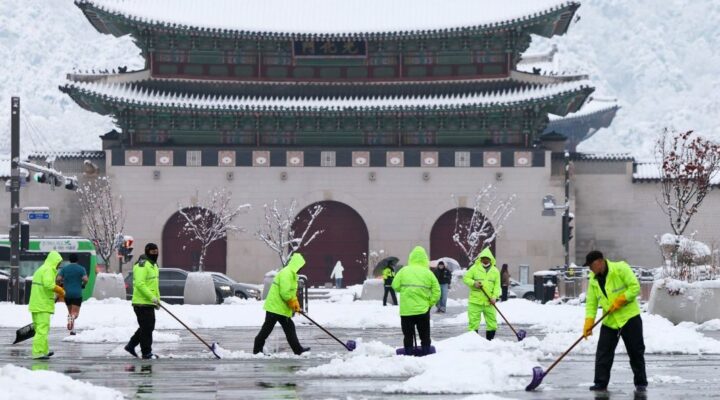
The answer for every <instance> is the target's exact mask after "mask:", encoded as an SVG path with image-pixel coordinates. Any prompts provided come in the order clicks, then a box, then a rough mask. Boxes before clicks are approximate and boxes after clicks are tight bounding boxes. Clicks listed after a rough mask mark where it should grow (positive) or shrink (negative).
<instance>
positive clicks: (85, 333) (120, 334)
mask: <svg viewBox="0 0 720 400" xmlns="http://www.w3.org/2000/svg"><path fill="white" fill-rule="evenodd" d="M136 329H137V327H136V326H122V327H114V328H96V329H85V330H81V331H77V335H74V336H67V337H66V338H64V339H63V342H75V343H123V344H124V343H127V341H128V338H129V337H130V336H132V335H133V333H135V330H136ZM153 341H154V342H179V341H180V336H178V335H177V334H175V333H170V332H162V331H155V332H153Z"/></svg>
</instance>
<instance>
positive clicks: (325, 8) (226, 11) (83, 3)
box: [75, 0, 580, 39]
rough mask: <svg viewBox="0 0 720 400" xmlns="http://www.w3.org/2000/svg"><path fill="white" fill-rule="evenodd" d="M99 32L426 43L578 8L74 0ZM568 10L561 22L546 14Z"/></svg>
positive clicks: (516, 0) (573, 4)
mask: <svg viewBox="0 0 720 400" xmlns="http://www.w3.org/2000/svg"><path fill="white" fill-rule="evenodd" d="M75 3H76V4H77V5H78V7H80V8H81V9H82V10H83V11H84V12H85V14H86V16H87V17H88V19H89V20H90V21H91V23H92V24H93V25H94V26H95V28H96V29H98V30H99V31H100V32H103V33H112V34H115V35H118V36H119V35H121V34H125V33H127V32H121V31H119V30H118V28H117V27H115V26H111V25H113V23H112V22H109V21H108V20H107V19H108V17H117V18H120V19H124V20H127V21H131V22H133V23H135V24H140V25H145V26H150V27H158V28H162V27H165V28H170V29H176V30H193V31H199V32H200V33H201V34H202V33H204V34H218V33H220V34H237V35H257V36H263V37H267V36H273V35H275V36H277V38H281V37H292V38H295V39H297V38H302V37H308V36H313V37H318V36H319V37H349V36H352V37H364V38H365V37H371V36H378V35H380V36H395V37H415V36H433V35H434V34H436V33H443V34H446V35H447V34H449V35H455V34H467V33H468V32H472V31H485V30H499V29H507V28H509V27H517V26H521V27H532V26H534V25H547V24H550V25H553V26H551V27H550V28H549V29H537V30H536V32H533V33H537V34H542V35H545V36H552V35H554V34H562V33H564V32H565V31H566V29H567V26H568V24H569V22H570V19H571V17H572V14H573V13H574V12H575V10H576V9H577V8H578V7H579V6H580V3H579V2H577V1H567V0H512V1H504V0H345V1H338V0H302V1H300V0H262V1H259V0H75ZM564 11H568V12H569V14H567V15H564V17H563V20H562V23H557V22H558V21H556V18H549V17H550V16H552V15H555V16H557V14H558V13H561V12H564Z"/></svg>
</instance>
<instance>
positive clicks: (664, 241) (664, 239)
mask: <svg viewBox="0 0 720 400" xmlns="http://www.w3.org/2000/svg"><path fill="white" fill-rule="evenodd" d="M676 244H677V245H679V252H680V253H684V254H689V255H692V257H693V258H702V257H710V256H711V255H712V251H711V250H710V246H708V245H706V244H705V243H703V242H700V241H697V240H693V239H692V238H689V237H686V236H678V235H673V234H672V233H666V234H664V235H662V236H661V237H660V245H661V246H672V247H674V246H675V245H676Z"/></svg>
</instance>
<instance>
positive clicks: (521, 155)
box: [515, 151, 532, 167]
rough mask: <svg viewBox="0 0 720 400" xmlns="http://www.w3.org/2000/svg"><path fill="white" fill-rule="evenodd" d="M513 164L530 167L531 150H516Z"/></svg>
mask: <svg viewBox="0 0 720 400" xmlns="http://www.w3.org/2000/svg"><path fill="white" fill-rule="evenodd" d="M515 166H516V167H530V166H532V152H530V151H516V152H515Z"/></svg>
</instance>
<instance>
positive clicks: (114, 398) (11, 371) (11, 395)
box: [0, 364, 123, 400]
mask: <svg viewBox="0 0 720 400" xmlns="http://www.w3.org/2000/svg"><path fill="white" fill-rule="evenodd" d="M37 365H38V366H42V364H37ZM0 387H1V388H2V397H3V398H5V399H13V400H36V399H53V400H77V399H83V400H84V399H88V400H92V399H94V400H122V399H123V395H122V393H120V392H118V391H117V390H114V389H110V388H106V387H102V386H96V385H92V384H89V383H86V382H82V381H76V380H74V379H72V378H70V377H67V376H65V375H63V374H59V373H57V372H53V371H41V370H40V371H38V370H36V371H30V370H27V369H25V368H20V367H16V366H14V365H12V364H6V365H5V366H3V367H2V368H0Z"/></svg>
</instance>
